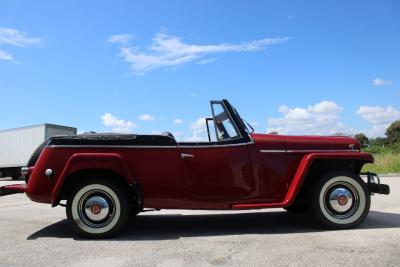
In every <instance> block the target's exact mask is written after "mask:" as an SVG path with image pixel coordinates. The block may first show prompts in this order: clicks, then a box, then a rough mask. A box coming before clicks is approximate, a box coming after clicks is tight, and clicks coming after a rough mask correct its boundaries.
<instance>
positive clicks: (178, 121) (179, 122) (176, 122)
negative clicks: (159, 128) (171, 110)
mask: <svg viewBox="0 0 400 267" xmlns="http://www.w3.org/2000/svg"><path fill="white" fill-rule="evenodd" d="M173 122H174V123H175V124H182V123H183V120H182V119H179V118H178V119H174V120H173Z"/></svg>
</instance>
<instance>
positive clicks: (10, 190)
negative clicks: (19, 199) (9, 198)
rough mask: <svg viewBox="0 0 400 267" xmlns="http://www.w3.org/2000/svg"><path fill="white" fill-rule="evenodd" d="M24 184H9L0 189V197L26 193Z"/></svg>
mask: <svg viewBox="0 0 400 267" xmlns="http://www.w3.org/2000/svg"><path fill="white" fill-rule="evenodd" d="M26 188H27V187H26V184H10V185H5V186H2V187H0V196H6V195H12V194H19V193H25V192H26Z"/></svg>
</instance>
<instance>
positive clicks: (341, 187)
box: [311, 171, 371, 229]
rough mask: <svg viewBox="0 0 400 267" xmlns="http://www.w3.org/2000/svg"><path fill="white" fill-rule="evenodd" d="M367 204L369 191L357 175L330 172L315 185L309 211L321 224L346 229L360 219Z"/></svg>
mask: <svg viewBox="0 0 400 267" xmlns="http://www.w3.org/2000/svg"><path fill="white" fill-rule="evenodd" d="M370 203H371V200H370V193H369V190H368V188H367V186H366V185H365V183H364V181H363V180H362V179H361V178H360V177H359V176H358V175H355V174H354V173H351V172H345V171H343V172H333V173H329V174H327V175H325V176H324V177H322V178H321V179H320V180H319V181H318V182H317V183H316V184H315V187H314V190H313V193H312V199H311V212H312V214H313V215H314V217H315V218H316V219H317V220H318V221H319V222H320V223H322V224H323V225H324V226H327V227H329V228H335V229H347V228H352V227H355V226H357V225H359V224H360V223H362V222H363V221H364V219H365V217H366V216H367V215H368V212H369V208H370Z"/></svg>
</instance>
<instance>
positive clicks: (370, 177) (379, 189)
mask: <svg viewBox="0 0 400 267" xmlns="http://www.w3.org/2000/svg"><path fill="white" fill-rule="evenodd" d="M361 175H366V176H367V186H368V189H369V192H371V193H376V194H384V195H389V194H390V187H389V186H388V185H386V184H381V180H380V179H379V176H378V174H376V173H373V172H365V173H361Z"/></svg>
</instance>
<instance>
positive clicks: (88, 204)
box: [78, 190, 115, 228]
mask: <svg viewBox="0 0 400 267" xmlns="http://www.w3.org/2000/svg"><path fill="white" fill-rule="evenodd" d="M78 205H79V206H78V214H79V217H80V219H81V220H82V222H83V223H84V224H86V225H87V226H90V227H93V228H100V227H104V226H106V225H107V224H109V223H110V222H111V221H112V219H113V218H114V216H115V203H114V200H113V198H112V197H111V196H110V195H109V194H108V193H107V192H105V191H102V190H93V191H89V192H87V193H86V194H84V195H83V196H82V197H81V198H80V200H79V204H78Z"/></svg>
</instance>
